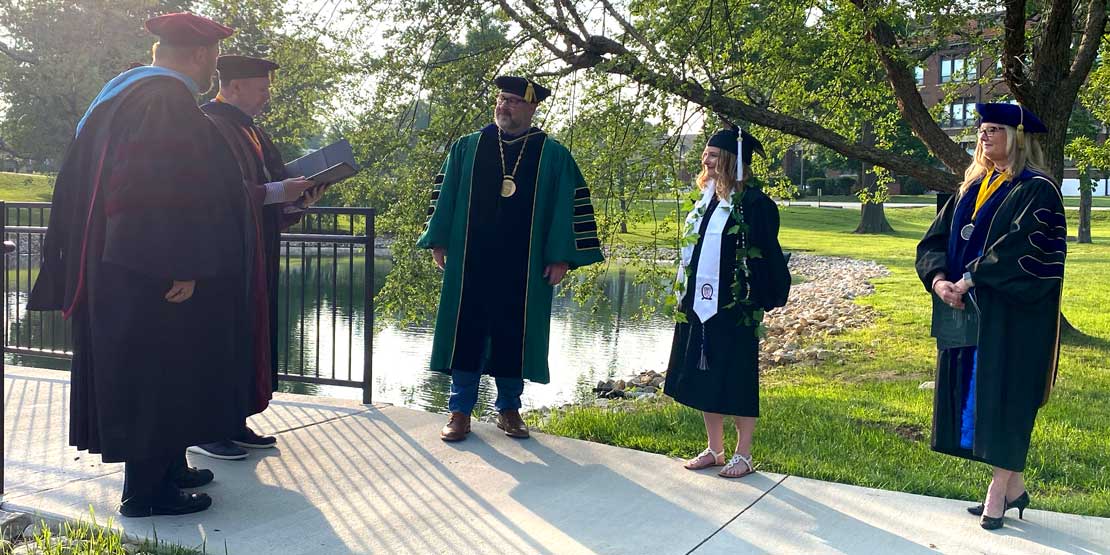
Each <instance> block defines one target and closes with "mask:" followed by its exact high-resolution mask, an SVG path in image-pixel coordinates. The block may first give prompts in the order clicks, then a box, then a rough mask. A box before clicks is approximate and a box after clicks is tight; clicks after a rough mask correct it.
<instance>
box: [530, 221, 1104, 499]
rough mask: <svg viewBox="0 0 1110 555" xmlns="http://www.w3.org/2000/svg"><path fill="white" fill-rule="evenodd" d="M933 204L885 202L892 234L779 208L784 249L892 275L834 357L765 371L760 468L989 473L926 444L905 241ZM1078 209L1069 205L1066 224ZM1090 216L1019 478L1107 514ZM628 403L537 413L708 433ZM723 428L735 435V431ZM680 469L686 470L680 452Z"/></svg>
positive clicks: (943, 492)
mask: <svg viewBox="0 0 1110 555" xmlns="http://www.w3.org/2000/svg"><path fill="white" fill-rule="evenodd" d="M639 208H640V209H641V210H644V211H646V210H647V208H646V206H644V207H639ZM672 211H673V203H672V204H671V205H669V206H662V205H658V203H657V210H656V213H657V215H659V216H661V217H665V214H666V213H667V212H672ZM599 212H600V210H599ZM933 213H934V210H933V209H930V208H919V209H891V210H888V211H887V215H888V218H889V219H890V222H891V224H892V225H893V226H894V228H895V229H896V230H897V231H896V232H895V233H894V234H891V235H881V236H862V235H855V234H852V233H851V230H853V229H854V228H855V226H856V224H857V223H858V219H859V213H858V212H856V211H847V210H829V209H817V208H805V207H792V208H786V209H783V210H782V211H781V214H782V230H781V234H780V239H781V241H782V243H783V245H784V247H785V248H786V249H787V250H790V251H795V252H812V253H815V254H822V255H837V256H848V257H853V258H860V259H870V260H875V261H877V262H879V263H882V264H884V265H886V266H887V267H888V268H889V269H890V270H891V272H892V275H891V276H890V277H887V278H883V279H879V280H876V281H875V285H876V292H875V294H874V295H871V296H869V297H865V298H862V299H860V300H859V302H860V303H861V304H865V305H868V306H871V307H874V308H875V309H876V310H877V311H878V312H879V314H880V317H879V319H878V321H877V323H876V324H875V325H874V326H872V327H870V328H866V329H860V330H855V331H852V332H849V333H847V334H844V335H840V336H837V337H836V338H835V341H843V342H845V343H846V344H847V346H846V347H845V349H843V350H842V353H843V361H842V362H841V363H838V362H836V361H828V362H825V363H821V364H820V365H817V366H798V367H792V368H787V369H776V370H775V371H773V372H769V373H764V374H763V376H762V390H761V397H762V406H761V414H762V418H761V419H760V422H759V426H758V427H757V430H756V437H755V453H754V455H755V459H756V460H757V461H758V462H759V463H760V465H761V466H760V468H761V469H762V470H765V471H770V472H779V473H785V474H792V475H798V476H805V477H810V478H817V479H822V480H830V481H834V482H842V483H848V484H858V485H862V486H869V487H877V488H883V489H891V490H899V491H907V492H913V493H921V494H927V495H935V496H941V497H949V498H959V499H966V500H969V501H978V500H981V499H982V497H983V496H984V494H985V492H986V487H987V484H988V483H989V481H990V473H989V470H988V468H987V467H986V466H985V465H982V464H977V463H971V462H968V461H964V460H961V459H957V458H954V457H949V456H945V455H941V454H938V453H934V452H932V451H930V450H929V435H930V422H931V414H932V391H930V390H922V389H918V386H919V385H920V384H921V383H922V382H923V381H926V380H931V379H932V375H933V367H934V357H935V347H934V343H933V341H932V340H931V339H930V338H929V336H928V334H929V298H928V296H927V295H926V293H925V291H924V289H923V288H922V287H921V285H920V283H919V282H918V280H917V277H916V275H915V273H914V270H913V262H914V248H915V245H916V243H917V240H918V239H919V238H920V237H921V235H922V233H923V232H924V230H925V228H926V226H927V225H928V224H929V222H930V220H931V218H932V216H933ZM1075 217H1076V213H1075V212H1071V213H1069V218H1070V219H1071V221H1070V223H1069V225H1070V226H1071V229H1073V230H1074V229H1075V227H1076V222H1075ZM1092 227H1093V234H1094V239H1095V244H1093V245H1077V244H1070V245H1069V256H1068V266H1067V276H1066V281H1065V292H1064V295H1065V299H1064V313H1065V314H1066V315H1067V317H1068V319H1069V320H1070V321H1071V322H1072V323H1073V324H1074V325H1075V326H1077V327H1078V328H1079V329H1080V330H1082V332H1083V334H1084V335H1072V336H1068V337H1067V338H1066V339H1065V341H1064V343H1065V344H1064V348H1063V352H1062V356H1061V360H1060V377H1059V381H1058V382H1057V387H1056V390H1055V391H1054V393H1053V396H1052V399H1051V400H1050V402H1049V404H1048V405H1047V406H1046V407H1045V408H1044V409H1042V410H1041V412H1040V416H1039V417H1038V421H1037V427H1036V429H1035V430H1034V434H1033V442H1032V448H1031V451H1030V455H1029V464H1028V466H1027V468H1026V481H1027V483H1028V486H1029V489H1030V492H1031V495H1032V497H1033V505H1034V506H1035V507H1036V508H1038V509H1047V510H1054V511H1064V512H1070V513H1080V514H1089V515H1098V516H1110V472H1108V470H1110V468H1108V466H1110V440H1108V439H1107V437H1108V432H1110V425H1108V422H1110V395H1107V391H1110V369H1108V366H1110V315H1107V313H1106V311H1105V309H1104V307H1106V306H1110V287H1107V284H1108V283H1110V213H1106V212H1103V213H1099V212H1096V213H1095V214H1094V222H1093V226H1092ZM650 229H651V228H650V224H639V225H634V226H632V229H631V231H632V233H630V234H628V235H622V236H621V237H622V238H623V239H624V240H627V241H628V242H630V243H633V244H650V243H651V242H653V241H654V239H653V237H652V233H651V232H650ZM668 236H669V235H668ZM666 242H667V239H665V238H661V239H659V243H660V244H663V243H666ZM668 244H670V243H668ZM830 341H831V340H830ZM637 406H638V409H637V410H635V411H633V412H609V411H606V410H603V409H596V408H576V409H572V410H569V411H565V412H559V413H556V414H554V415H553V416H552V417H551V418H550V420H549V421H547V422H544V423H540V422H534V423H536V424H537V425H539V426H540V427H541V428H542V429H543V431H546V432H549V433H554V434H558V435H563V436H569V437H576V438H581V439H587V440H591V441H598V442H602V443H609V444H613V445H620V446H624V447H631V448H634V449H641V450H645V451H652V452H656V453H663V454H667V455H672V456H676V457H690V456H693V455H695V454H697V453H698V452H699V451H701V450H702V449H703V448H704V447H705V432H704V427H703V425H702V419H701V416H700V414H699V413H698V412H697V411H694V410H692V409H688V408H686V407H682V406H679V405H677V404H675V403H673V402H667V401H664V402H657V403H647V404H638V405H637ZM726 428H727V433H728V434H729V436H728V437H729V438H728V439H726V446H730V445H731V444H732V443H734V442H735V439H734V437H735V436H734V434H733V432H732V430H731V427H730V426H726ZM729 449H730V450H731V447H730V448H729ZM675 472H684V471H683V470H682V469H681V468H680V467H679V466H678V465H677V464H676V466H675Z"/></svg>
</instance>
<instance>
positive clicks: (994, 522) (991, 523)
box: [979, 513, 1006, 530]
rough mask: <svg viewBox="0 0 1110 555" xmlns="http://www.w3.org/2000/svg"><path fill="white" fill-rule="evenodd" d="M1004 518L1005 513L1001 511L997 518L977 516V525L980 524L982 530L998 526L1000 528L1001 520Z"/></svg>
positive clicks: (996, 528) (993, 528) (994, 528)
mask: <svg viewBox="0 0 1110 555" xmlns="http://www.w3.org/2000/svg"><path fill="white" fill-rule="evenodd" d="M1005 519H1006V513H1002V516H1000V517H998V518H994V517H993V516H987V515H983V516H981V517H979V526H981V527H982V528H983V529H984V530H998V529H999V528H1002V521H1003V520H1005Z"/></svg>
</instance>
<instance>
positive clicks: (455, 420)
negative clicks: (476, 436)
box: [439, 412, 470, 441]
mask: <svg viewBox="0 0 1110 555" xmlns="http://www.w3.org/2000/svg"><path fill="white" fill-rule="evenodd" d="M469 433H470V415H469V414H464V413H461V412H452V413H451V419H450V420H448V421H447V425H446V426H444V427H443V429H442V430H440V431H439V439H442V440H443V441H462V440H464V439H466V434H469Z"/></svg>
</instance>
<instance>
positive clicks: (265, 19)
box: [203, 0, 355, 160]
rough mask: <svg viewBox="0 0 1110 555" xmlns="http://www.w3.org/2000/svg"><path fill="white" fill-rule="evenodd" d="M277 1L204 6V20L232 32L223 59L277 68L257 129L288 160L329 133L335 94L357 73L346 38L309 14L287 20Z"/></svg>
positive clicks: (218, 1)
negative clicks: (247, 59) (254, 60)
mask: <svg viewBox="0 0 1110 555" xmlns="http://www.w3.org/2000/svg"><path fill="white" fill-rule="evenodd" d="M285 5H286V2H283V1H281V0H247V1H242V0H204V6H203V10H204V13H205V14H206V15H209V16H211V17H213V18H214V19H216V20H218V21H222V22H224V23H225V24H227V25H230V26H232V27H234V28H235V29H236V33H235V35H233V36H232V37H231V38H230V39H228V40H227V41H225V42H224V43H223V45H222V50H223V52H224V53H225V54H241V55H244V56H255V57H263V58H267V59H271V60H274V61H275V62H277V63H278V64H279V65H280V66H281V69H279V70H278V71H277V72H276V75H275V76H274V80H273V83H272V85H271V90H270V92H271V95H272V98H271V100H270V106H269V108H268V109H267V111H266V112H265V113H264V114H263V116H262V117H261V118H260V120H259V123H260V124H261V125H262V126H263V128H265V129H266V130H267V131H268V132H269V133H270V134H271V135H272V136H273V137H274V141H275V143H277V145H278V148H280V149H281V151H282V154H284V155H285V157H286V159H287V160H289V159H292V158H295V157H297V156H300V155H301V154H302V153H303V150H304V148H305V146H306V145H307V144H308V143H309V142H310V141H313V140H314V139H317V138H319V137H320V136H321V135H323V134H324V133H325V132H326V130H327V125H328V122H329V119H331V118H330V117H329V116H330V115H331V113H332V112H333V111H334V107H335V105H336V102H335V101H336V96H337V91H339V90H340V89H341V88H342V87H346V86H349V85H350V82H349V81H347V79H348V77H349V76H350V75H351V74H352V73H354V72H355V68H354V66H353V65H352V64H351V63H350V59H349V55H348V54H347V52H348V50H347V48H346V47H347V45H348V41H347V39H346V37H344V36H342V35H340V34H339V33H336V32H334V31H333V30H331V29H330V27H328V26H327V25H326V23H327V22H326V21H319V20H318V21H313V20H312V19H310V18H309V15H310V14H291V13H289V12H288V11H287V10H286V8H285Z"/></svg>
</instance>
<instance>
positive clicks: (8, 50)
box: [0, 42, 39, 64]
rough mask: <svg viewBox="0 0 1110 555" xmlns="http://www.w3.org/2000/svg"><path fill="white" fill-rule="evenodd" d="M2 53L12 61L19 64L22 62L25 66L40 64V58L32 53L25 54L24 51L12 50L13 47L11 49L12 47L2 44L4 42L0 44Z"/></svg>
mask: <svg viewBox="0 0 1110 555" xmlns="http://www.w3.org/2000/svg"><path fill="white" fill-rule="evenodd" d="M0 53H2V54H4V55H5V56H7V57H9V58H11V59H13V60H15V61H17V62H21V63H25V64H37V63H39V59H38V57H37V56H35V55H34V54H32V53H30V52H23V51H22V50H16V49H14V48H12V47H10V46H8V45H6V44H4V43H2V42H0Z"/></svg>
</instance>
